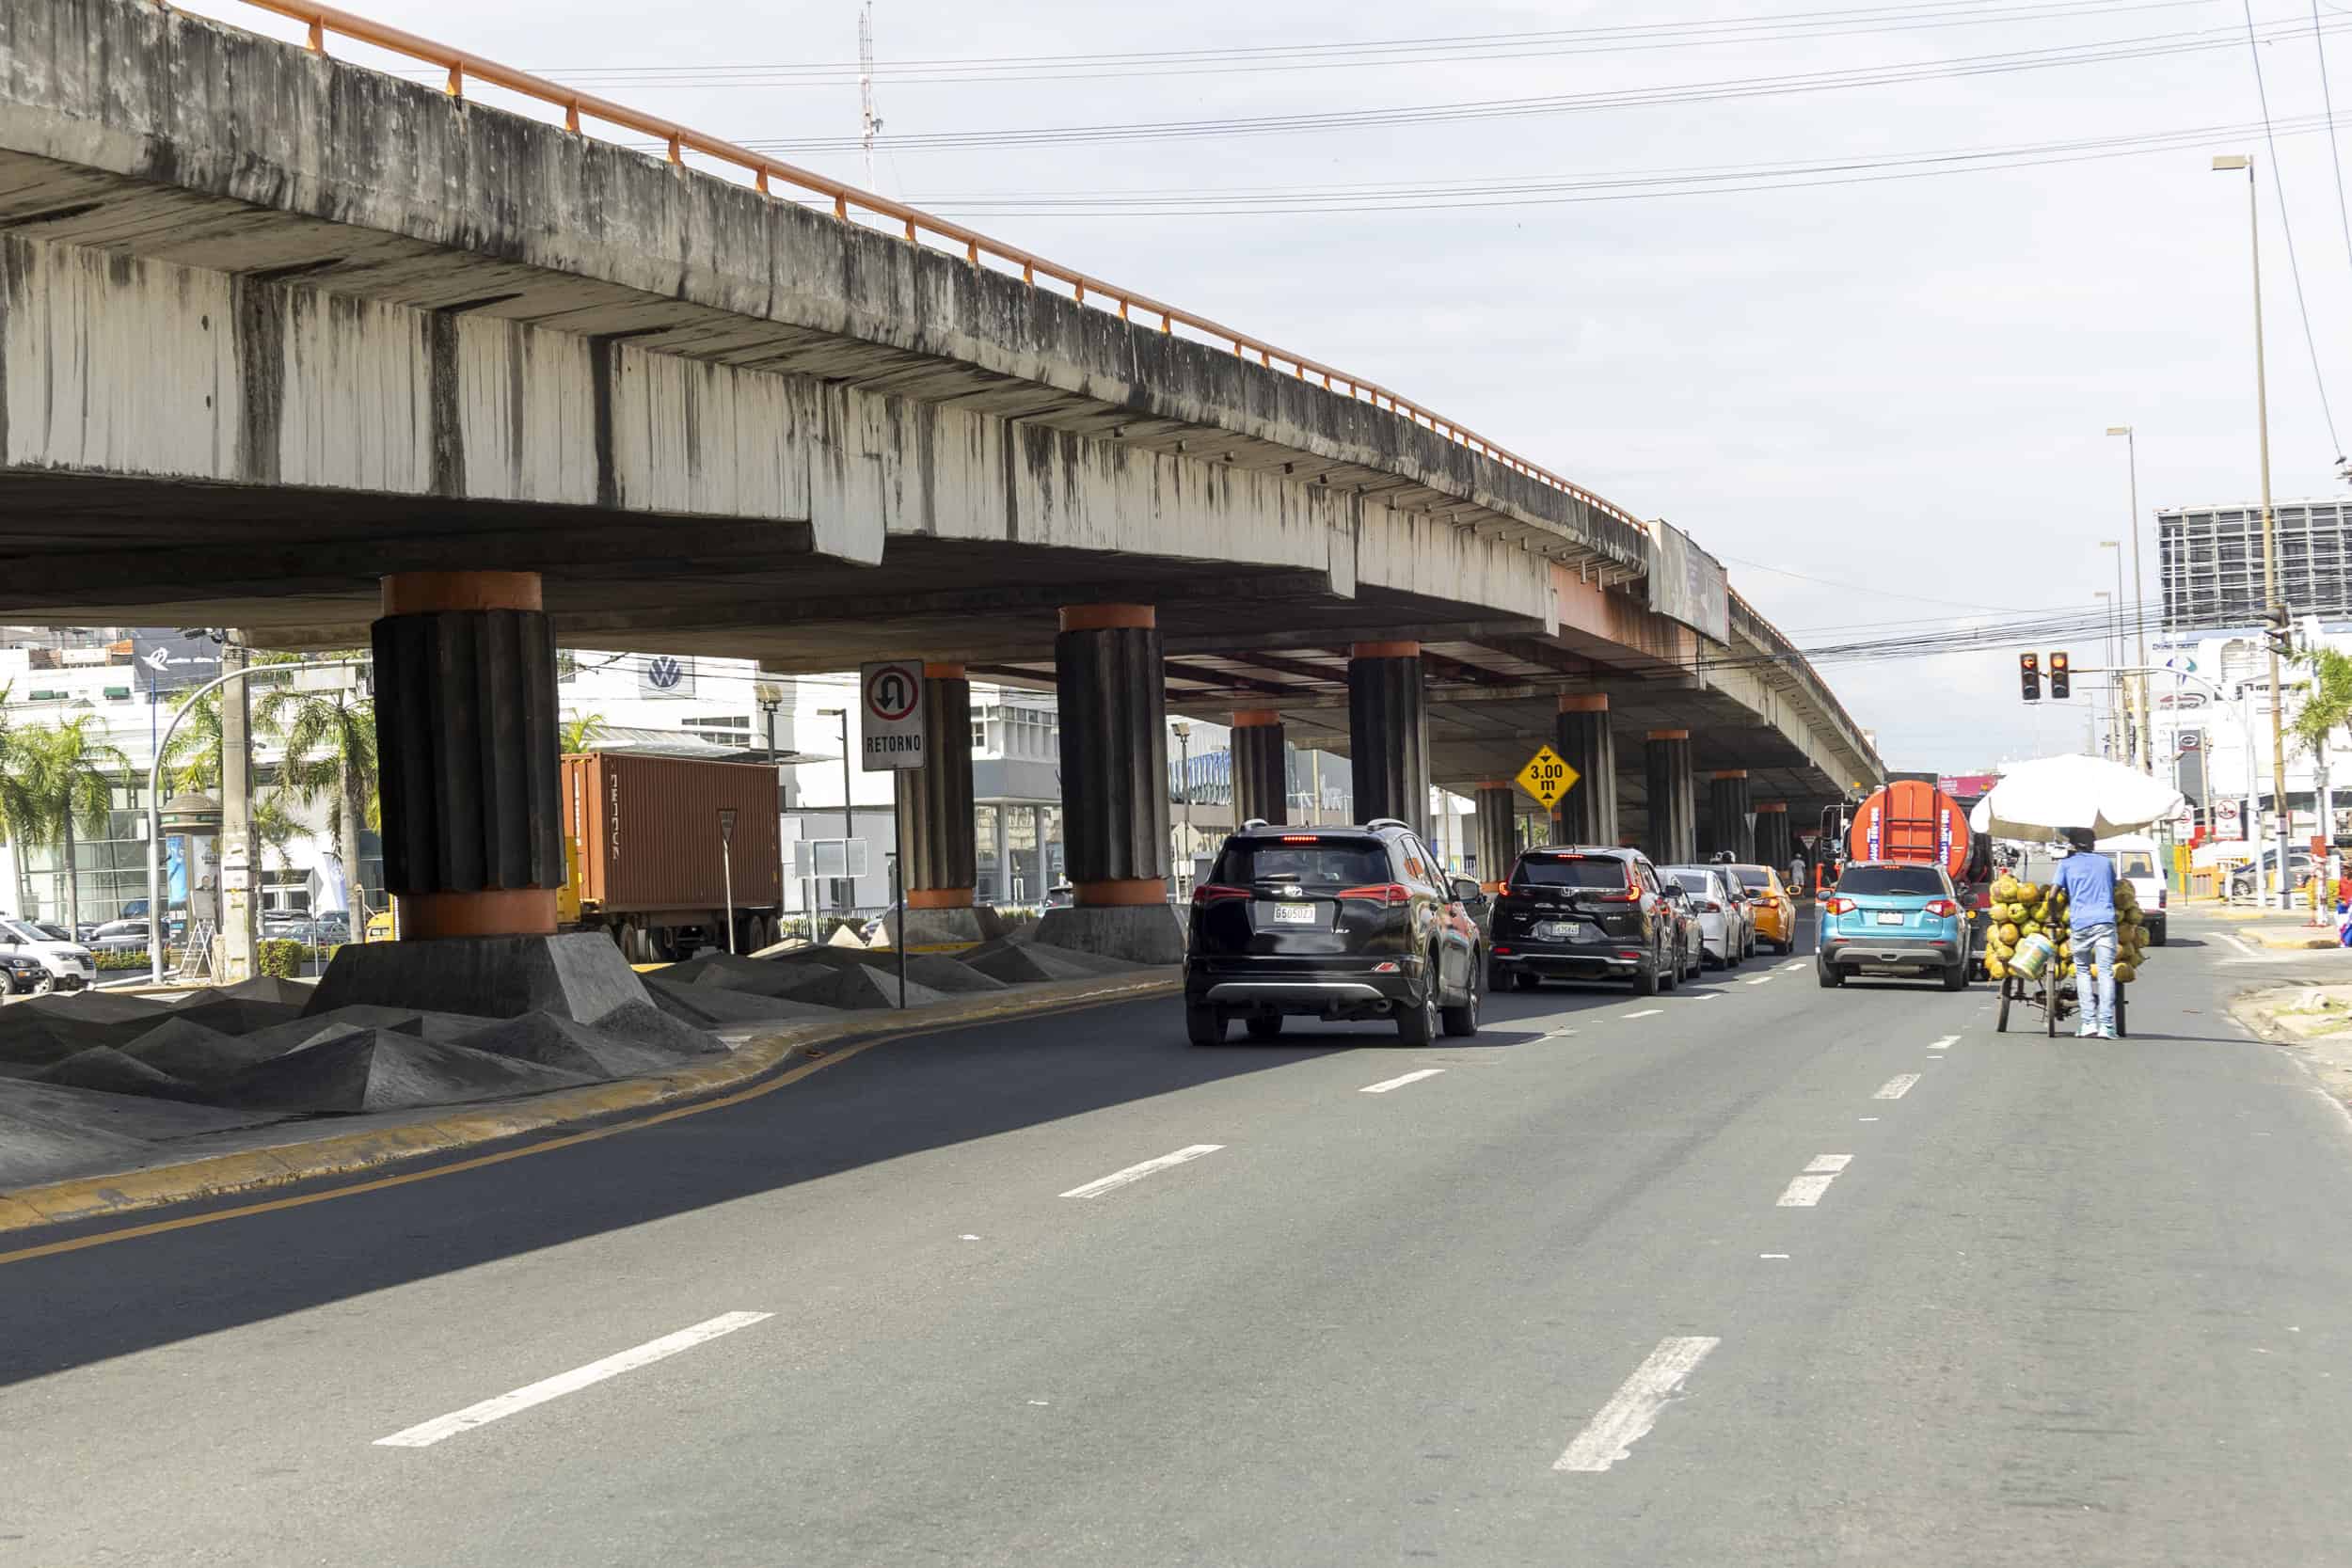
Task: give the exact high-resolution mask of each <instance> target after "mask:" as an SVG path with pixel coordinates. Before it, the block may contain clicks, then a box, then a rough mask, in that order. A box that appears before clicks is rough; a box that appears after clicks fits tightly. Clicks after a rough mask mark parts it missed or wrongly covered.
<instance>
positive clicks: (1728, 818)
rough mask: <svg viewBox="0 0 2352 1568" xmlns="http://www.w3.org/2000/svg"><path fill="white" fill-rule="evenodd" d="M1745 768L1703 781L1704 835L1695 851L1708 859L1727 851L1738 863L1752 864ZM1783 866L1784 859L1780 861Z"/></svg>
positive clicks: (1753, 845) (1752, 834)
mask: <svg viewBox="0 0 2352 1568" xmlns="http://www.w3.org/2000/svg"><path fill="white" fill-rule="evenodd" d="M1751 799H1753V797H1752V796H1751V795H1750V793H1749V790H1748V770H1747V769H1746V768H1724V769H1723V770H1721V771H1719V772H1715V773H1710V774H1708V780H1707V835H1706V842H1705V843H1703V844H1701V845H1700V846H1699V852H1700V853H1701V854H1704V855H1707V856H1708V857H1709V858H1712V857H1714V856H1716V855H1720V854H1722V853H1724V851H1725V850H1729V851H1730V852H1731V858H1732V859H1733V860H1735V861H1738V862H1739V863H1740V864H1742V865H1753V864H1755V863H1756V828H1755V826H1754V823H1755V817H1754V816H1752V815H1750V813H1751V807H1750V806H1749V801H1750V800H1751ZM1787 863H1788V862H1786V861H1783V862H1782V864H1784V865H1786V864H1787Z"/></svg>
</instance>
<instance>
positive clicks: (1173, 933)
mask: <svg viewBox="0 0 2352 1568" xmlns="http://www.w3.org/2000/svg"><path fill="white" fill-rule="evenodd" d="M1037 941H1038V942H1040V943H1041V945H1044V946H1049V947H1074V948H1076V949H1077V950H1078V951H1080V952H1082V953H1100V954H1102V955H1104V957H1105V958H1125V959H1127V960H1128V961H1129V962H1130V963H1139V964H1180V963H1183V962H1184V917H1183V916H1181V915H1179V914H1178V913H1177V912H1176V908H1175V906H1174V905H1172V904H1167V903H1159V904H1124V905H1100V904H1097V905H1090V906H1089V905H1081V906H1080V907H1079V908H1077V909H1074V910H1047V911H1045V917H1044V918H1043V919H1042V920H1040V921H1039V922H1038V926H1037Z"/></svg>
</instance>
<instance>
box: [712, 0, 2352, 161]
mask: <svg viewBox="0 0 2352 1568" xmlns="http://www.w3.org/2000/svg"><path fill="white" fill-rule="evenodd" d="M2288 25H2289V26H2290V27H2291V28H2292V32H2293V36H2296V37H2300V36H2301V34H2302V30H2303V23H2302V21H2301V19H2300V18H2299V17H2298V18H2296V20H2295V21H2294V22H2293V23H2292V24H2288ZM2344 25H2345V24H2343V23H2335V24H2323V27H2322V30H2323V31H2324V32H2332V31H2336V30H2339V29H2340V28H2342V27H2343V26H2344ZM2273 31H2274V32H2281V36H2284V35H2283V32H2282V30H2280V29H2273ZM2238 36H2239V35H2238V32H2237V29H2236V28H2235V27H2234V26H2232V27H2229V28H2200V29H2196V30H2194V31H2189V32H2176V33H2162V34H2153V35H2150V36H2147V37H2143V38H2133V39H2114V40H2104V41H2101V42H2097V43H2091V44H2080V45H2069V46H2064V47H2058V48H2048V49H2028V50H2012V51H2008V52H2005V53H2001V54H1995V55H1968V56H1963V57H1959V58H1952V59H1937V60H1922V61H1913V62H1909V63H1906V64H1899V65H1881V66H1863V67H1854V68H1849V69H1844V70H1837V71H1798V72H1787V73H1782V74H1777V75H1770V76H1748V77H1733V78H1727V79H1724V80H1719V81H1705V82H1692V83H1683V84H1673V85H1666V86H1660V87H1626V88H1615V89H1610V90H1605V91H1597V92H1583V93H1563V94H1553V95H1545V96H1540V97H1524V98H1498V99H1482V100H1474V101H1470V102H1465V103H1423V104H1406V105H1397V106H1392V107H1377V108H1365V109H1336V110H1325V111H1317V112H1310V113H1300V114H1282V115H1259V116H1225V117H1218V118H1214V119H1189V120H1157V121H1139V122H1128V123H1111V124H1099V125H1064V126H1038V127H1024V128H1010V129H1005V130H980V131H961V130H958V131H936V132H913V133H905V134H900V135H894V136H893V137H892V143H893V146H894V147H895V148H896V149H897V150H900V151H912V150H958V149H979V148H1006V147H1071V146H1093V145H1101V144H1104V143H1114V142H1117V143H1135V142H1168V141H1185V140H1199V139H1203V138H1219V137H1228V136H1258V135H1299V134H1303V133H1309V132H1318V131H1359V130H1366V129H1372V128H1377V127H1388V126H1399V125H1434V124H1462V123H1479V122H1486V121H1492V120H1508V119H1527V118H1531V117H1540V116H1552V115H1567V114H1586V113H1592V112H1596V111H1598V110H1604V109H1620V108H1641V107H1659V106H1665V105H1680V104H1689V103H1725V102H1733V101H1739V100H1746V99H1756V98H1772V97H1784V96H1788V95H1793V94H1807V93H1817V92H1829V91H1849V90H1852V89H1854V88H1858V87H1900V86H1907V85H1911V84H1915V83H1919V82H1927V81H1940V80H1947V79H1952V78H1961V77H1971V76H1987V75H2008V74H2013V73H2016V72H2020V71H2047V70H2056V69H2059V68H2063V67H2069V66H2080V65H2097V64H2111V63H2116V62H2131V61H2142V60H2151V59H2160V58H2165V57H2169V56H2172V55H2191V54H2200V53H2206V52H2210V51H2212V50H2215V49H2222V48H2234V47H2236V42H2237V39H2238ZM736 139H737V140H738V141H739V143H740V145H742V146H745V147H748V148H752V149H754V150H760V151H768V152H777V153H811V152H844V151H854V150H856V148H857V145H858V144H857V138H856V137H854V136H850V137H842V136H816V137H738V138H736Z"/></svg>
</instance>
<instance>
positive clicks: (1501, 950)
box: [1495, 947, 1511, 958]
mask: <svg viewBox="0 0 2352 1568" xmlns="http://www.w3.org/2000/svg"><path fill="white" fill-rule="evenodd" d="M1495 951H1496V952H1498V953H1500V954H1502V956H1503V957H1504V958H1509V957H1510V956H1511V949H1510V948H1508V947H1498V948H1496V949H1495Z"/></svg>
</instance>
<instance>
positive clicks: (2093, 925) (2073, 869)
mask: <svg viewBox="0 0 2352 1568" xmlns="http://www.w3.org/2000/svg"><path fill="white" fill-rule="evenodd" d="M2097 843H2098V840H2097V838H2095V837H2094V836H2093V835H2092V833H2091V831H2090V829H2089V828H2069V829H2067V830H2066V837H2065V839H2064V841H2063V842H2062V843H2061V844H2060V845H2059V846H2058V851H2059V853H2060V854H2062V855H2063V856H2064V857H2065V858H2064V859H2063V860H2061V861H2059V862H2058V886H2059V887H2060V888H2062V889H2064V890H2065V893H2066V922H2067V924H2068V925H2069V926H2070V927H2073V941H2074V1006H2075V1010H2076V1011H2078V1012H2080V1013H2081V1014H2082V1027H2081V1028H2079V1029H2077V1030H2075V1031H2074V1033H2075V1035H2076V1036H2077V1037H2080V1038H2083V1039H2090V1038H2091V1037H2097V1038H2099V1039H2103V1040H2111V1039H2113V1038H2115V863H2114V862H2113V861H2111V860H2109V859H2108V858H2107V857H2106V856H2105V855H2102V854H2099V853H2097V852H2095V850H2094V849H2093V846H2094V845H2096V844H2097ZM2094 968H2095V969H2096V970H2097V971H2098V974H2097V975H2096V976H2095V983H2094V976H2093V975H2092V973H2091V971H2092V970H2093V969H2094Z"/></svg>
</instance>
